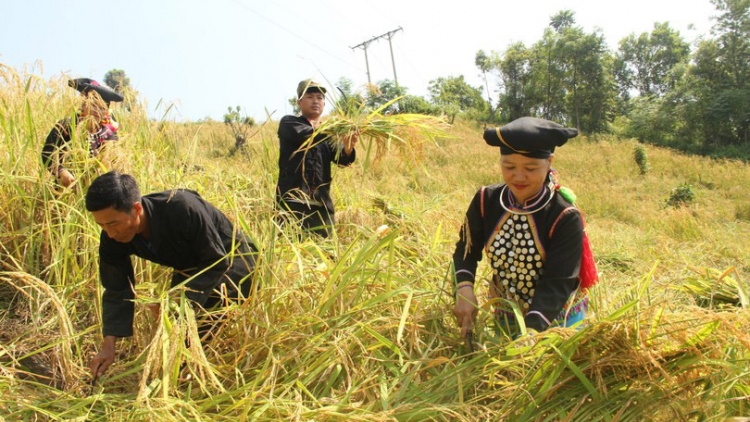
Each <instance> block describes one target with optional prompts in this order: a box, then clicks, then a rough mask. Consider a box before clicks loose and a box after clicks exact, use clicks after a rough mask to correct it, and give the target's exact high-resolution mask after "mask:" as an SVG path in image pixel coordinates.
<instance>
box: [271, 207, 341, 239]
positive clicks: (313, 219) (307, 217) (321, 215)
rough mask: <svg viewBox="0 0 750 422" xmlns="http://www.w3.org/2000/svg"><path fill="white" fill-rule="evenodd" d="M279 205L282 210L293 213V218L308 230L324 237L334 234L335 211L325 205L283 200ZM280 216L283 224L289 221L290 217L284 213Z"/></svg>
mask: <svg viewBox="0 0 750 422" xmlns="http://www.w3.org/2000/svg"><path fill="white" fill-rule="evenodd" d="M277 207H278V208H279V209H280V210H281V211H286V212H287V213H288V214H291V216H292V219H293V220H294V221H295V222H296V223H297V224H301V226H302V228H303V229H304V230H305V231H306V232H310V233H314V234H316V235H318V236H321V237H324V238H327V237H331V236H332V235H333V224H334V218H333V212H331V211H329V210H328V209H327V208H326V207H325V206H323V205H308V204H303V203H300V202H291V201H288V202H287V201H283V202H281V203H279V204H277ZM278 218H279V222H280V223H281V224H282V225H283V224H287V223H289V221H288V220H289V218H287V217H286V216H284V215H283V213H282V214H280V215H279V217H278Z"/></svg>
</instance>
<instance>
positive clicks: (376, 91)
mask: <svg viewBox="0 0 750 422" xmlns="http://www.w3.org/2000/svg"><path fill="white" fill-rule="evenodd" d="M407 91H408V89H407V88H406V87H403V86H398V85H396V83H395V82H394V81H392V80H390V79H384V80H382V81H378V82H377V83H376V84H371V85H368V86H367V95H366V97H365V104H366V105H367V107H369V108H370V109H373V110H375V109H378V108H380V107H382V106H383V105H385V104H387V103H388V102H390V101H392V100H394V99H396V98H398V97H401V96H402V95H406V92H407ZM397 110H398V106H397V105H396V104H392V105H390V106H388V107H386V109H385V110H383V111H384V112H386V113H393V112H396V111H397Z"/></svg>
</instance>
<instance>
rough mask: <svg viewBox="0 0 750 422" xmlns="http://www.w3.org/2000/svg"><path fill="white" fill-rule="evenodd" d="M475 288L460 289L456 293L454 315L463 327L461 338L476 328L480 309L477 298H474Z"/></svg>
mask: <svg viewBox="0 0 750 422" xmlns="http://www.w3.org/2000/svg"><path fill="white" fill-rule="evenodd" d="M473 289H474V286H468V287H464V288H459V289H458V290H457V291H456V304H455V306H453V315H455V316H456V322H458V325H459V326H460V327H461V338H465V337H466V334H467V333H468V332H469V330H471V328H472V327H473V326H474V321H476V319H477V313H478V312H479V308H478V307H477V297H476V296H474V290H473Z"/></svg>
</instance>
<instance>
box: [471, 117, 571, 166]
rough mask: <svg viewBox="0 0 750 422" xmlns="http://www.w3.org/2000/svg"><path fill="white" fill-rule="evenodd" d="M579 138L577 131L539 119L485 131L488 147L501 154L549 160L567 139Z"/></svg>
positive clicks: (520, 119)
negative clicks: (496, 148) (496, 149)
mask: <svg viewBox="0 0 750 422" xmlns="http://www.w3.org/2000/svg"><path fill="white" fill-rule="evenodd" d="M576 136H578V129H575V128H569V127H565V126H563V125H560V124H558V123H555V122H551V121H549V120H544V119H539V118H536V117H521V118H519V119H516V120H513V121H512V122H510V123H508V124H507V125H505V126H501V127H498V128H494V129H485V131H484V140H485V141H486V142H487V144H488V145H492V146H493V147H500V153H501V154H504V155H507V154H521V155H525V156H527V157H532V158H547V157H549V156H550V155H552V153H554V152H555V147H559V146H561V145H563V144H565V143H566V142H568V139H570V138H574V137H576Z"/></svg>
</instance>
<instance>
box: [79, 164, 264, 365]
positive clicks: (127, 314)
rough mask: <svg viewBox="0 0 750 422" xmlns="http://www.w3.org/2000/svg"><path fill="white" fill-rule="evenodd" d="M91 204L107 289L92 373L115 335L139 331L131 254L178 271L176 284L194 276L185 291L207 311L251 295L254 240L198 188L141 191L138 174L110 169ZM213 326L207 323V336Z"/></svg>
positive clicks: (106, 358)
mask: <svg viewBox="0 0 750 422" xmlns="http://www.w3.org/2000/svg"><path fill="white" fill-rule="evenodd" d="M86 209H87V210H88V211H90V212H91V214H92V215H93V216H94V220H96V223H97V224H98V225H99V226H100V227H101V228H102V232H101V236H100V243H99V274H100V276H101V283H102V286H103V287H104V294H103V295H102V331H103V332H102V334H103V336H104V340H103V342H102V347H101V349H100V350H99V353H98V354H97V355H96V356H95V357H94V358H93V359H92V361H91V363H90V369H91V373H92V376H93V377H94V378H97V377H99V376H101V375H102V374H103V373H104V372H106V371H107V369H108V368H109V366H110V365H111V364H112V363H113V362H114V360H115V343H116V341H117V339H118V338H119V337H130V336H132V335H133V312H134V302H133V299H134V298H135V294H134V284H135V275H134V272H133V265H132V263H131V259H130V256H131V255H136V256H139V257H141V258H144V259H147V260H149V261H152V262H155V263H157V264H161V265H164V266H167V267H171V268H173V269H174V273H173V275H172V280H171V287H174V286H177V285H179V284H181V283H183V282H185V281H186V280H188V279H189V281H188V282H187V283H186V287H187V288H188V291H187V293H186V294H185V295H186V296H187V297H188V299H190V300H192V301H193V302H195V303H196V304H197V305H200V306H201V307H202V308H203V309H211V308H213V307H216V306H218V305H220V304H223V303H225V302H226V301H227V299H238V298H242V297H246V296H248V295H249V294H250V286H251V284H252V279H251V275H252V273H253V269H254V267H255V261H254V258H253V254H254V253H255V251H256V249H255V247H254V245H253V244H252V242H251V241H250V239H249V238H248V237H247V236H246V235H245V234H244V233H242V232H241V231H240V230H238V229H236V228H235V227H234V226H233V225H232V223H231V222H230V221H229V219H228V218H227V217H226V216H225V215H224V214H223V213H222V212H221V211H219V210H218V209H216V208H215V207H214V206H213V205H211V204H210V203H208V202H206V201H205V200H204V199H203V198H201V197H200V196H199V195H198V194H197V193H196V192H193V191H190V190H186V189H175V190H170V191H165V192H157V193H152V194H149V195H146V196H141V193H140V191H139V189H138V185H137V183H136V181H135V179H134V178H133V176H130V175H128V174H122V173H119V172H116V171H111V172H109V173H105V174H103V175H101V176H99V177H97V178H96V179H94V181H93V182H92V184H91V187H89V189H88V191H87V192H86ZM240 293H241V295H240ZM212 327H213V324H211V323H203V324H201V325H200V327H199V333H200V334H201V337H203V335H204V334H206V333H208V332H209V331H210V330H211V328H212Z"/></svg>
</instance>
